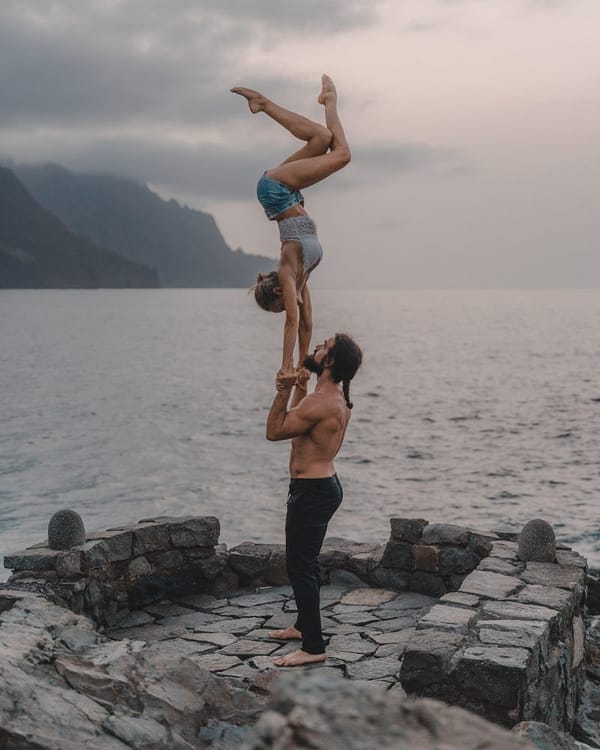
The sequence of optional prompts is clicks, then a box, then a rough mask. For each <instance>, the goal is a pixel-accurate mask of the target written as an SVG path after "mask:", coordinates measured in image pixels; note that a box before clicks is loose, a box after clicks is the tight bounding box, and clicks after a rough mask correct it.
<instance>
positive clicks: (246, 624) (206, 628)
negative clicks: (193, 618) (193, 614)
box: [194, 617, 263, 635]
mask: <svg viewBox="0 0 600 750" xmlns="http://www.w3.org/2000/svg"><path fill="white" fill-rule="evenodd" d="M262 622H263V621H262V620H260V619H259V618H258V617H240V618H239V619H236V620H227V621H224V622H221V621H220V622H219V624H218V625H215V623H210V622H207V623H206V624H205V625H198V626H197V627H195V628H194V630H195V631H196V632H197V633H212V632H214V630H215V628H216V627H218V629H219V631H220V632H221V633H235V634H238V635H243V634H245V633H248V632H249V631H250V630H256V628H258V627H260V626H261V625H262Z"/></svg>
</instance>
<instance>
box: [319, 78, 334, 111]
mask: <svg viewBox="0 0 600 750" xmlns="http://www.w3.org/2000/svg"><path fill="white" fill-rule="evenodd" d="M321 86H322V88H321V93H320V94H319V98H318V100H317V101H318V102H319V104H327V101H328V100H331V99H333V100H335V99H337V91H336V88H335V85H334V83H333V81H332V80H331V78H330V77H329V76H328V75H327V74H326V73H323V75H322V76H321Z"/></svg>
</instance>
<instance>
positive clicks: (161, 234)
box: [14, 163, 274, 288]
mask: <svg viewBox="0 0 600 750" xmlns="http://www.w3.org/2000/svg"><path fill="white" fill-rule="evenodd" d="M14 170H15V172H16V174H17V175H18V177H19V179H21V180H22V182H23V183H24V184H25V186H26V187H27V189H28V190H29V191H30V192H31V193H32V195H33V196H34V197H35V198H36V200H38V202H39V203H40V204H41V205H42V206H44V207H45V208H46V209H47V210H48V211H50V212H51V213H53V214H55V215H56V216H58V218H59V219H60V220H61V221H62V222H63V223H64V224H65V225H66V226H67V227H68V228H69V229H70V230H71V231H73V232H76V233H78V234H83V235H84V236H86V237H89V238H90V239H91V240H92V241H93V242H95V243H96V244H99V245H101V246H103V247H109V248H111V249H112V250H114V251H115V252H117V253H119V255H121V256H123V257H124V258H127V259H128V260H131V261H134V262H136V263H142V264H145V265H149V266H151V267H153V268H156V270H157V273H158V276H159V279H160V283H161V286H164V287H192V288H194V287H247V286H250V285H251V284H253V283H254V281H255V279H256V275H257V273H259V272H264V271H268V270H271V269H272V268H273V265H274V261H273V259H272V258H268V257H266V256H260V255H250V254H247V253H244V252H243V251H242V250H240V249H237V250H232V249H231V248H230V247H229V246H228V245H227V243H226V242H225V240H224V238H223V236H222V234H221V232H220V231H219V228H218V226H217V223H216V221H215V219H214V217H213V216H212V215H211V214H208V213H205V212H202V211H198V210H197V209H192V208H189V207H188V206H182V205H180V204H179V203H178V202H177V201H175V200H174V199H170V200H164V199H163V198H161V197H160V196H158V195H157V194H156V193H154V192H152V190H151V189H150V188H149V187H148V186H147V185H144V184H142V183H139V182H136V181H135V180H131V179H129V178H126V177H119V176H116V175H109V174H93V173H74V172H71V171H69V170H67V169H65V168H64V167H62V166H60V165H57V164H53V163H47V164H44V165H24V164H15V165H14Z"/></svg>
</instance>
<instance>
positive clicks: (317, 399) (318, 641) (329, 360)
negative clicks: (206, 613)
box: [267, 333, 362, 667]
mask: <svg viewBox="0 0 600 750" xmlns="http://www.w3.org/2000/svg"><path fill="white" fill-rule="evenodd" d="M361 361H362V352H361V350H360V349H359V347H358V346H357V345H356V343H355V342H354V341H353V340H352V339H351V338H350V337H349V336H347V335H346V334H341V333H336V335H335V336H332V337H331V338H329V339H327V340H326V341H325V342H324V343H323V344H320V345H319V346H317V347H316V348H315V351H314V354H312V355H311V356H309V357H306V359H305V360H304V362H303V365H304V369H302V370H300V371H299V373H298V374H297V376H296V375H293V376H291V375H290V374H289V373H287V372H282V371H281V370H280V372H279V373H278V375H277V380H276V387H277V395H276V396H275V399H274V401H273V405H272V406H271V411H270V412H269V416H268V419H267V440H289V439H291V440H292V447H291V452H290V477H291V479H290V489H289V495H288V500H287V514H286V520H285V549H286V566H287V573H288V577H289V579H290V583H291V584H292V588H293V590H294V597H295V599H296V606H297V608H298V616H297V619H296V622H295V623H294V625H291V626H290V627H289V628H286V629H285V630H276V631H274V632H271V633H269V637H271V638H274V639H277V640H293V639H302V648H300V649H298V650H297V651H293V652H292V653H290V654H286V655H285V656H279V657H277V658H276V659H275V660H274V661H275V664H276V665H277V666H280V667H294V666H298V665H300V664H312V663H314V662H322V661H325V659H326V658H327V654H326V653H325V644H324V642H323V635H322V633H321V614H320V602H319V588H320V585H321V580H320V577H319V563H318V557H319V552H320V550H321V545H322V544H323V539H324V538H325V532H326V531H327V524H328V523H329V521H330V519H331V517H332V516H333V514H334V513H335V511H336V510H337V509H338V507H339V505H340V503H341V502H342V497H343V491H342V485H341V484H340V480H339V479H338V477H337V474H336V473H335V466H334V463H333V461H334V458H335V456H336V455H337V453H338V451H339V450H340V448H341V446H342V442H343V440H344V435H345V434H346V428H347V427H348V422H349V421H350V410H351V409H352V403H351V402H350V381H351V380H352V378H353V377H354V375H355V374H356V371H357V370H358V368H359V367H360V364H361ZM310 372H314V373H316V374H317V376H318V379H317V385H316V387H315V390H314V393H311V394H310V395H306V383H307V382H308V379H309V377H310ZM294 385H295V391H294V396H293V398H292V402H291V408H290V409H289V411H288V408H287V407H288V402H289V399H290V393H291V390H292V388H293V387H294Z"/></svg>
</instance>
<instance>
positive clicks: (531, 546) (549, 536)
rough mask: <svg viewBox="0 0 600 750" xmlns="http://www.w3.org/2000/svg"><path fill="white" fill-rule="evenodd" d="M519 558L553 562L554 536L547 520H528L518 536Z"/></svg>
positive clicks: (529, 560) (554, 558)
mask: <svg viewBox="0 0 600 750" xmlns="http://www.w3.org/2000/svg"><path fill="white" fill-rule="evenodd" d="M518 556H519V560H523V561H524V562H546V563H553V562H554V561H555V560H556V537H555V536H554V530H553V528H552V526H550V524H549V523H548V522H547V521H544V520H543V519H541V518H535V519H533V520H532V521H528V522H527V523H526V524H525V526H523V530H522V531H521V534H520V536H519V551H518Z"/></svg>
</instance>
